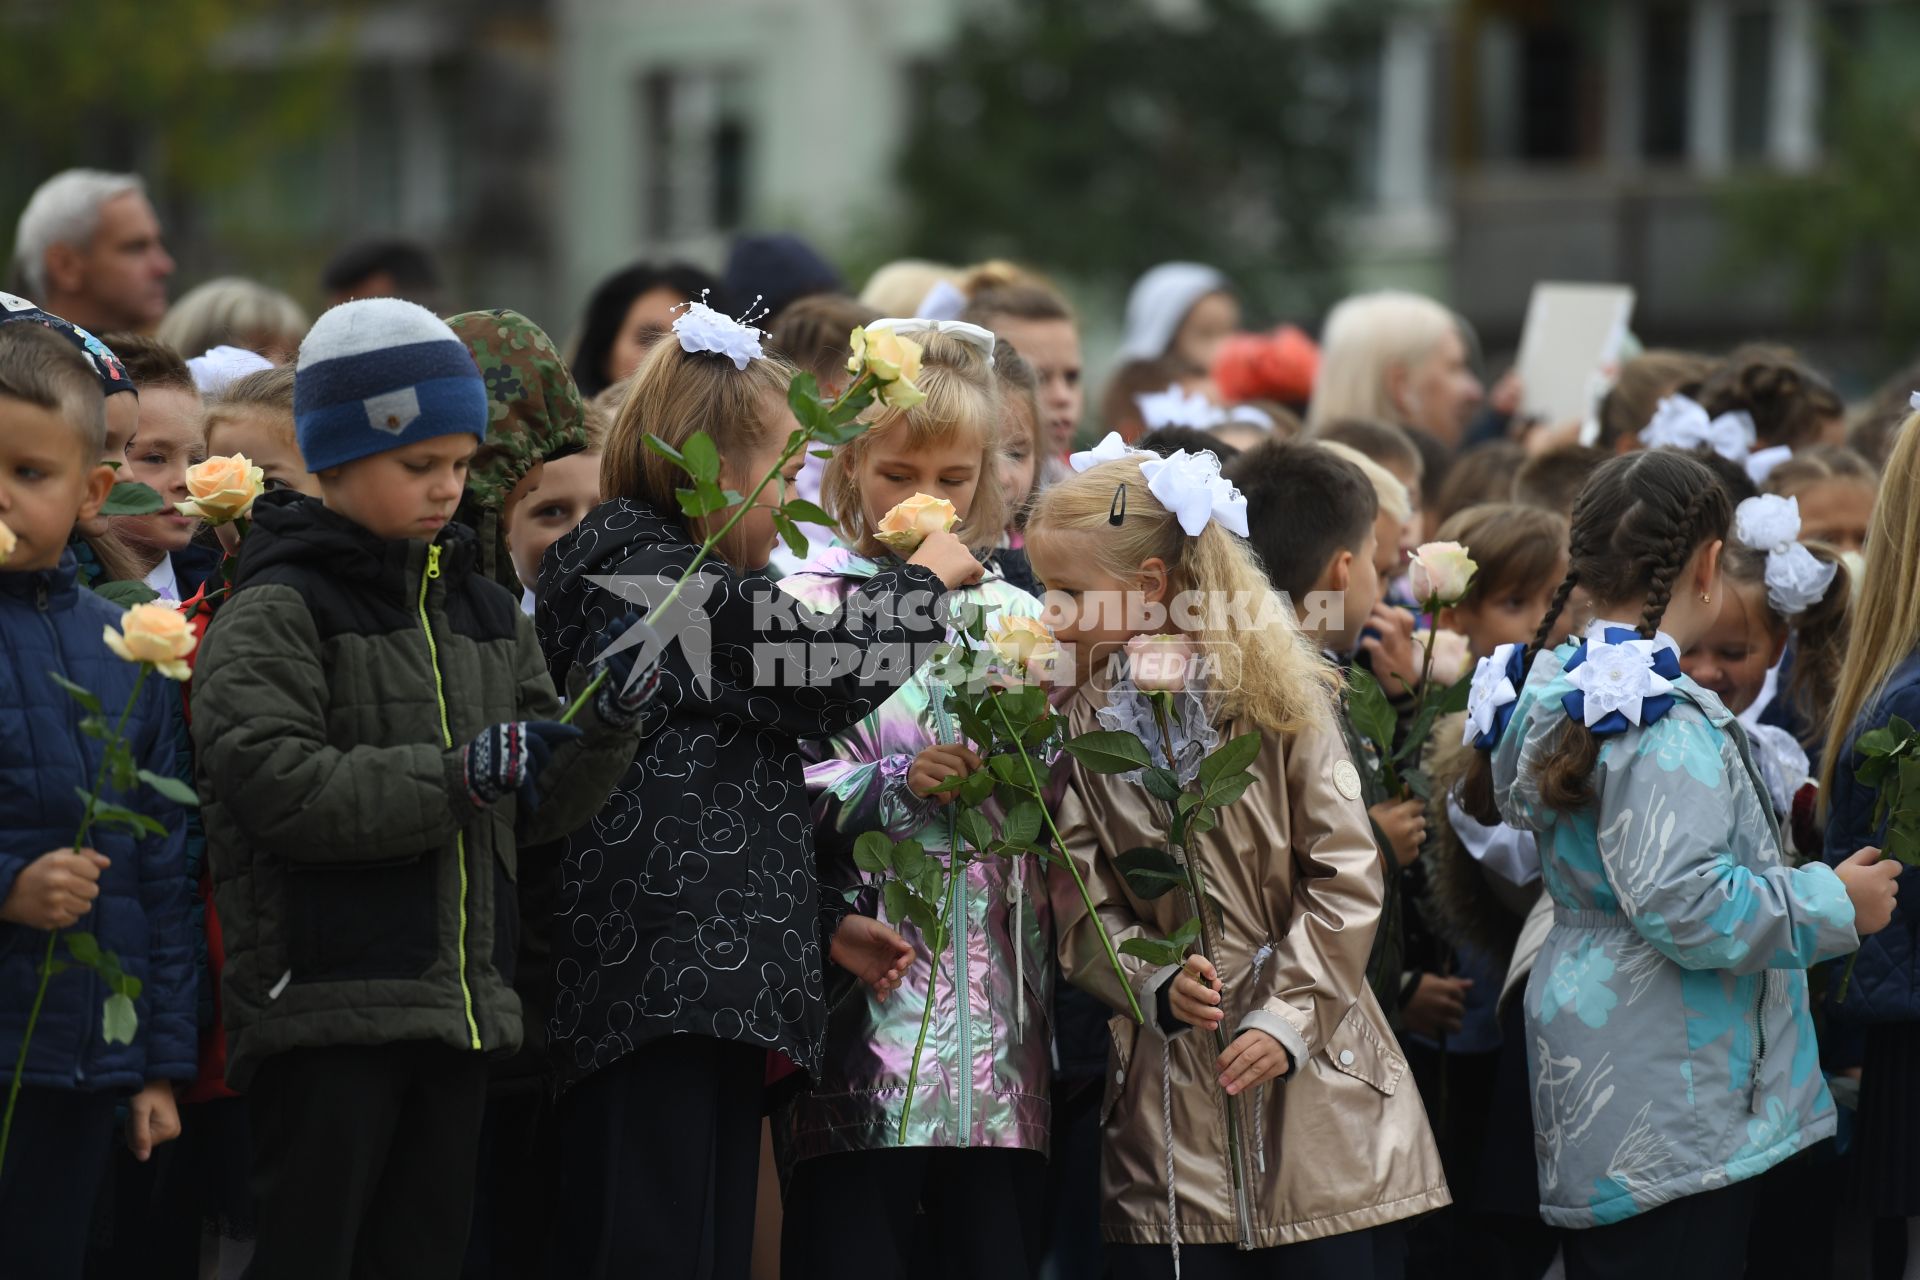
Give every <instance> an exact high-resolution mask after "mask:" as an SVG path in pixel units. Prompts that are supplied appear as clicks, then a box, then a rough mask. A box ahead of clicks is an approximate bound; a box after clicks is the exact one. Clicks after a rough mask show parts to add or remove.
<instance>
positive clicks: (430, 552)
mask: <svg viewBox="0 0 1920 1280" xmlns="http://www.w3.org/2000/svg"><path fill="white" fill-rule="evenodd" d="M439 576H440V544H439V543H437V542H436V543H431V544H429V545H428V547H427V571H426V573H424V574H422V575H421V577H420V630H421V631H423V632H424V633H426V637H427V661H428V663H429V664H430V665H431V666H432V667H433V697H434V701H436V702H437V703H439V704H440V743H441V745H442V746H444V747H445V748H446V749H447V750H449V751H451V750H453V725H452V724H451V723H450V722H449V721H448V719H447V685H446V682H445V681H444V680H442V679H441V678H440V646H439V644H438V643H437V642H435V640H434V638H433V623H432V622H431V621H429V620H428V618H427V586H428V584H429V583H431V582H432V581H433V580H434V579H435V578H438V577H439ZM453 851H454V855H455V856H456V857H457V858H458V859H459V860H460V1002H461V1004H462V1005H464V1006H465V1009H466V1014H467V1034H468V1035H469V1036H471V1037H472V1039H473V1047H474V1048H476V1049H478V1048H479V1047H480V1024H479V1023H477V1022H475V1021H474V1019H473V988H472V987H470V986H468V985H467V834H466V832H464V831H456V832H454V833H453Z"/></svg>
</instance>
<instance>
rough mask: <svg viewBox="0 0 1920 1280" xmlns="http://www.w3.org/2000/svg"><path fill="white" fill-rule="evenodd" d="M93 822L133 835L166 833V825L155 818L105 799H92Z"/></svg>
mask: <svg viewBox="0 0 1920 1280" xmlns="http://www.w3.org/2000/svg"><path fill="white" fill-rule="evenodd" d="M74 790H75V791H79V790H80V788H78V787H75V788H74ZM82 794H85V793H84V792H83V793H82ZM93 824H94V825H95V826H109V827H119V828H121V829H122V830H125V831H131V832H132V833H133V834H135V835H148V836H164V835H166V834H167V829H166V827H164V826H162V825H161V824H160V822H159V821H158V820H157V819H154V818H149V817H148V816H147V815H146V814H144V813H136V812H134V811H133V810H132V809H129V808H126V807H125V806H123V805H117V804H110V803H108V802H107V801H105V800H96V801H94V805H93Z"/></svg>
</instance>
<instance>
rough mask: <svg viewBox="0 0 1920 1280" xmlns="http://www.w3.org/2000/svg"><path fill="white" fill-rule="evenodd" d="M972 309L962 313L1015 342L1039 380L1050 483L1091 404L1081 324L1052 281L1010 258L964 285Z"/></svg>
mask: <svg viewBox="0 0 1920 1280" xmlns="http://www.w3.org/2000/svg"><path fill="white" fill-rule="evenodd" d="M960 288H961V291H962V292H963V293H965V294H966V295H967V299H968V301H967V309H966V312H965V313H964V314H963V315H962V316H961V317H960V318H961V319H962V320H965V321H967V322H969V323H971V324H977V325H980V326H981V327H983V328H986V329H990V330H992V331H993V333H994V335H995V336H996V337H1001V338H1005V339H1006V340H1007V341H1008V342H1011V343H1012V344H1013V346H1014V349H1015V350H1017V351H1019V353H1020V354H1021V355H1022V356H1023V357H1025V359H1026V361H1027V363H1028V364H1030V365H1032V366H1033V372H1034V375H1035V376H1036V377H1037V378H1038V379H1039V380H1040V412H1041V420H1042V424H1043V426H1044V428H1045V429H1044V431H1043V433H1042V434H1043V435H1044V437H1045V448H1044V449H1043V450H1042V452H1041V466H1040V481H1041V483H1042V484H1051V483H1052V482H1053V481H1054V480H1056V479H1058V478H1059V477H1060V476H1061V475H1062V474H1064V473H1065V470H1066V456H1067V451H1068V450H1070V449H1072V448H1073V436H1074V432H1076V431H1078V430H1079V429H1080V414H1081V411H1082V410H1083V409H1084V408H1085V407H1086V387H1085V386H1084V385H1083V384H1082V382H1081V380H1080V372H1081V369H1080V364H1081V361H1080V327H1079V324H1078V322H1077V321H1075V319H1074V315H1073V308H1072V307H1071V306H1069V305H1067V300H1066V299H1065V298H1064V297H1062V296H1061V295H1060V292H1059V291H1058V290H1056V289H1055V288H1054V287H1053V286H1052V285H1051V284H1048V283H1047V282H1046V281H1045V280H1044V279H1042V278H1041V277H1039V276H1036V275H1033V274H1031V273H1029V272H1025V271H1022V270H1020V268H1018V267H1016V266H1013V265H1012V264H1011V263H1006V262H989V263H985V264H983V265H981V266H979V267H976V268H975V269H974V270H973V271H972V272H970V273H969V274H968V276H967V279H966V280H965V281H964V282H963V283H962V284H961V286H960Z"/></svg>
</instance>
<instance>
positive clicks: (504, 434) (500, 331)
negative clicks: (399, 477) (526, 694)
mask: <svg viewBox="0 0 1920 1280" xmlns="http://www.w3.org/2000/svg"><path fill="white" fill-rule="evenodd" d="M447 326H448V327H449V328H451V329H452V330H453V331H454V333H455V334H457V335H458V336H459V338H460V341H461V342H462V343H464V344H465V345H466V348H467V353H468V354H469V355H471V356H472V357H473V362H474V364H475V366H476V367H478V368H479V370H480V376H481V377H482V378H484V379H485V380H486V388H487V402H488V420H487V438H486V440H485V442H484V443H482V444H481V446H480V451H479V452H478V453H476V454H474V455H473V466H472V468H471V470H469V471H468V473H467V493H466V497H465V498H464V499H463V500H462V501H461V503H460V515H459V519H460V521H461V523H463V524H465V525H467V526H468V527H469V528H471V529H472V530H473V531H474V532H475V533H477V534H478V535H479V537H480V572H481V573H483V574H485V575H486V576H487V577H489V578H492V579H493V580H494V581H495V582H498V583H499V584H500V585H501V586H503V587H505V588H507V590H509V591H512V592H516V593H518V592H520V591H523V590H524V589H525V584H524V583H522V582H521V580H520V577H519V575H518V573H517V571H516V568H515V565H514V561H513V556H512V553H511V552H510V551H509V550H508V547H507V525H508V523H509V521H510V520H511V519H512V517H513V508H514V506H515V504H516V503H518V502H519V501H520V499H521V498H522V497H523V496H524V495H525V494H526V491H527V490H528V489H529V488H531V487H532V485H533V484H534V483H535V482H537V480H538V479H539V476H540V469H541V463H542V461H544V460H545V459H547V458H550V457H559V456H560V455H562V454H564V453H566V452H568V451H570V450H574V449H580V448H583V447H585V445H586V442H587V432H586V406H585V405H584V404H583V402H582V401H581V399H580V391H579V388H577V387H575V386H574V385H573V375H572V374H571V373H569V372H567V365H566V362H565V361H564V360H562V359H561V358H560V353H559V352H558V351H556V350H554V346H553V340H552V339H550V338H548V337H547V334H546V331H545V330H543V329H542V328H541V327H540V326H539V325H537V324H535V323H534V322H533V321H531V320H529V319H527V318H526V317H525V316H523V315H521V314H520V313H519V312H518V311H506V310H496V311H467V312H463V313H461V314H460V315H457V316H454V317H452V318H451V319H449V320H448V321H447ZM563 674H564V673H563Z"/></svg>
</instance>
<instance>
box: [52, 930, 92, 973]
mask: <svg viewBox="0 0 1920 1280" xmlns="http://www.w3.org/2000/svg"><path fill="white" fill-rule="evenodd" d="M60 936H61V938H62V939H63V940H65V942H66V944H67V952H68V954H69V955H71V956H72V957H73V958H74V959H75V960H76V961H78V962H79V963H81V964H83V965H85V966H86V967H87V968H89V969H97V968H99V967H100V963H101V952H100V939H98V938H96V937H94V936H93V935H92V934H90V933H63V934H61V935H60Z"/></svg>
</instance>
